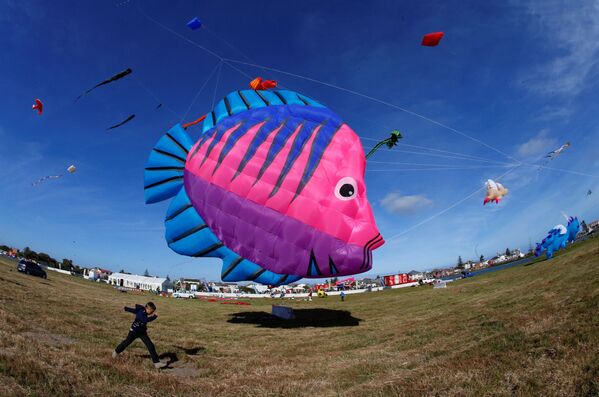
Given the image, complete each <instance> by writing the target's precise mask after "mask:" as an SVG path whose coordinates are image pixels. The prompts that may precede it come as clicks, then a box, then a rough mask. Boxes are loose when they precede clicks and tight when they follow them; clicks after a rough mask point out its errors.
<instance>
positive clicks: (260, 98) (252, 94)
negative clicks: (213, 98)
mask: <svg viewBox="0 0 599 397" xmlns="http://www.w3.org/2000/svg"><path fill="white" fill-rule="evenodd" d="M281 105H298V106H303V107H304V106H305V107H314V108H325V106H324V105H322V104H320V103H318V102H317V101H315V100H313V99H311V98H308V97H307V96H305V95H301V94H298V93H297V92H294V91H289V90H265V91H262V90H258V91H254V90H240V91H233V92H230V93H229V94H227V95H226V96H225V97H224V98H223V99H221V100H220V101H218V102H217V104H216V106H215V107H214V109H213V110H212V112H210V113H208V114H207V115H206V119H204V121H203V122H202V133H205V132H206V131H208V130H210V129H211V128H213V127H214V126H215V125H216V124H217V123H219V122H221V121H222V120H223V119H225V118H227V117H229V116H233V115H235V114H238V113H241V112H245V111H247V110H250V109H258V108H265V107H269V106H281Z"/></svg>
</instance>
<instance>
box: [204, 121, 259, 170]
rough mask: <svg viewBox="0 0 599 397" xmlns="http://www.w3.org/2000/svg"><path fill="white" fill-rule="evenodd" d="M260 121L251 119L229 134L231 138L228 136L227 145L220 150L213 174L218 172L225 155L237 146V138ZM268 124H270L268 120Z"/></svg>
mask: <svg viewBox="0 0 599 397" xmlns="http://www.w3.org/2000/svg"><path fill="white" fill-rule="evenodd" d="M252 121H253V120H252ZM259 123H260V122H258V123H250V122H249V121H248V122H245V123H244V124H243V125H242V126H241V127H239V128H237V129H236V130H235V131H233V132H232V133H231V135H229V138H227V140H226V142H225V145H224V146H223V149H222V150H221V151H220V155H219V156H218V161H217V163H216V167H214V171H212V174H213V175H214V173H215V172H216V170H217V169H218V167H220V165H221V163H222V161H223V160H224V159H225V156H226V155H227V154H229V152H230V151H231V149H233V146H235V143H237V140H238V139H239V138H241V137H242V136H244V135H245V134H246V133H247V132H248V130H250V129H251V128H252V127H255V126H256V125H257V124H259ZM266 124H268V122H267V123H266Z"/></svg>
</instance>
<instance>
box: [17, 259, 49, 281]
mask: <svg viewBox="0 0 599 397" xmlns="http://www.w3.org/2000/svg"><path fill="white" fill-rule="evenodd" d="M17 270H18V271H20V272H21V273H25V274H31V275H32V276H37V277H41V278H47V277H48V275H47V274H46V271H45V270H44V269H42V267H41V266H40V265H38V264H37V263H35V262H31V261H27V260H21V261H19V264H18V265H17Z"/></svg>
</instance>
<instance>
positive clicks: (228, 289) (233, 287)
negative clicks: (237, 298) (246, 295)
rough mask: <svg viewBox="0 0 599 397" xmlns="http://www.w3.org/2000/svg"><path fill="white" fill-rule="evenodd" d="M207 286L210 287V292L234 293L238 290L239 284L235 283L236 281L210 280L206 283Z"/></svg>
mask: <svg viewBox="0 0 599 397" xmlns="http://www.w3.org/2000/svg"><path fill="white" fill-rule="evenodd" d="M208 287H209V288H210V289H212V292H222V293H229V294H236V293H238V292H239V286H238V285H237V283H226V282H220V283H215V282H210V283H208Z"/></svg>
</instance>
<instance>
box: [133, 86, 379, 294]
mask: <svg viewBox="0 0 599 397" xmlns="http://www.w3.org/2000/svg"><path fill="white" fill-rule="evenodd" d="M200 119H202V118H200ZM200 119H198V120H196V121H197V122H198V123H199V122H200V121H199V120H200ZM201 122H202V124H201V125H202V133H201V135H200V136H199V138H198V140H197V141H196V142H195V143H194V142H193V141H192V140H191V138H190V136H189V135H188V134H187V132H186V131H185V129H184V128H183V127H182V126H181V125H180V124H177V125H175V126H174V127H172V128H171V129H170V130H169V131H168V132H167V133H166V135H164V136H163V137H162V138H161V139H160V140H159V141H158V143H157V144H156V146H155V147H154V149H153V150H152V152H151V153H150V156H149V158H148V161H147V164H146V168H145V173H144V179H145V183H144V186H145V200H146V203H155V202H159V201H163V200H167V199H170V198H173V197H174V199H173V200H172V201H171V203H170V206H169V208H168V210H167V213H166V219H165V225H166V233H165V234H166V240H167V243H168V245H169V247H170V248H171V249H173V250H174V251H175V252H177V253H179V254H182V255H187V256H193V257H218V258H221V259H222V260H223V266H222V273H221V277H222V279H223V280H224V281H244V280H251V281H255V282H258V283H261V284H267V285H281V284H286V283H291V282H294V281H297V280H299V279H301V278H303V277H307V278H322V277H337V276H347V275H352V274H357V273H362V272H366V271H368V270H370V269H371V268H372V251H373V250H374V249H376V248H378V247H380V246H381V245H383V243H384V240H383V238H382V237H381V235H380V233H379V231H378V229H377V226H376V224H375V220H374V216H373V214H372V209H371V207H370V204H369V202H368V200H367V198H366V186H365V183H364V167H365V164H366V160H365V156H364V150H363V148H362V145H361V142H360V139H359V138H358V136H357V135H356V133H355V132H354V131H353V130H352V128H351V127H350V126H349V125H347V124H346V123H345V122H343V120H342V119H341V118H340V117H339V116H338V115H337V114H335V113H333V112H332V111H331V110H329V109H327V108H326V107H324V106H323V105H321V104H320V103H318V102H316V101H314V100H312V99H310V98H308V97H306V96H304V95H301V94H298V93H296V92H293V91H287V90H269V91H261V90H242V91H234V92H232V93H230V94H228V95H227V96H226V97H224V98H223V99H222V100H221V101H220V102H218V103H217V105H216V107H215V108H214V110H213V111H212V112H210V113H208V114H207V115H206V117H205V118H203V119H202V121H201Z"/></svg>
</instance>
